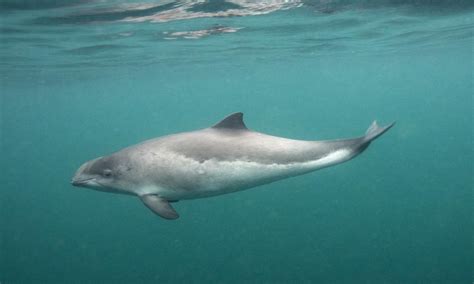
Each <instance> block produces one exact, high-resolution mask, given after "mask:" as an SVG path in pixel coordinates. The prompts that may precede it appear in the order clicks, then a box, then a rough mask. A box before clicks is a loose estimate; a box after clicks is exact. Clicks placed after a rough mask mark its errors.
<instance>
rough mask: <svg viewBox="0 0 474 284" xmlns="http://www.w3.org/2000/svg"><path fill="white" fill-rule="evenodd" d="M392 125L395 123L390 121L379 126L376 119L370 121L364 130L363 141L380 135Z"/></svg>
mask: <svg viewBox="0 0 474 284" xmlns="http://www.w3.org/2000/svg"><path fill="white" fill-rule="evenodd" d="M394 125H395V122H392V123H390V124H389V125H387V126H383V127H380V126H379V125H378V124H377V121H375V120H374V122H372V124H371V125H370V127H369V128H368V129H367V131H366V132H365V136H364V141H365V142H370V141H372V140H374V139H376V138H377V137H379V136H380V135H382V134H384V133H385V132H386V131H387V130H389V129H390V128H392V126H394Z"/></svg>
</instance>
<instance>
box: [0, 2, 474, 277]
mask: <svg viewBox="0 0 474 284" xmlns="http://www.w3.org/2000/svg"><path fill="white" fill-rule="evenodd" d="M0 9H1V10H0V18H1V19H0V25H1V26H0V28H1V30H0V31H1V38H0V58H1V62H0V63H1V65H0V76H1V77H0V84H1V85H0V99H1V101H0V103H1V120H0V122H1V132H0V138H1V140H0V141H1V159H0V161H1V175H0V178H1V190H0V282H1V283H2V284H4V283H471V282H472V280H473V276H474V275H473V272H472V261H473V252H472V228H473V222H472V190H473V178H472V173H473V168H472V161H473V155H472V149H473V148H472V147H473V146H472V145H473V144H472V130H473V126H472V125H473V124H472V119H473V113H472V110H473V102H472V94H473V74H472V70H473V57H472V56H473V40H474V37H473V28H474V23H473V15H474V5H473V4H472V3H471V2H470V1H464V2H462V1H383V2H380V1H303V2H300V1H285V2H280V1H263V2H258V4H256V3H255V2H246V1H233V2H230V1H229V2H217V1H208V2H206V1H204V2H169V1H168V2H152V1H149V2H138V1H127V2H124V1H63V2H61V1H13V0H4V1H2V2H1V4H0ZM236 111H242V112H244V113H245V121H246V124H247V125H248V126H249V128H252V129H254V130H258V131H261V132H265V133H269V134H273V135H277V136H284V137H289V138H294V139H307V140H323V139H334V138H346V137H353V136H358V135H361V134H363V133H364V131H365V130H366V128H367V127H368V126H369V124H370V123H371V122H372V120H374V119H377V120H378V121H379V122H380V123H381V124H386V123H389V122H391V121H397V125H396V126H395V127H394V128H393V129H391V130H390V131H389V132H388V133H387V134H385V135H384V136H383V137H381V138H380V139H378V140H377V141H375V142H374V143H373V144H372V145H371V146H370V148H369V149H368V150H367V151H366V152H364V153H363V154H362V155H361V156H359V157H357V158H356V159H354V160H351V161H349V162H348V163H345V164H341V165H337V166H335V167H331V168H328V169H324V170H321V171H317V172H314V173H311V174H308V175H304V176H300V177H296V178H291V179H287V180H283V181H280V182H277V183H273V184H270V185H266V186H261V187H259V188H254V189H250V190H248V191H243V192H239V193H234V194H228V195H223V196H218V197H214V198H208V199H198V200H192V201H181V202H179V203H176V204H175V205H174V207H175V208H176V210H177V211H178V212H179V213H180V215H181V217H180V218H179V219H178V220H176V221H166V220H163V219H160V218H159V217H157V216H155V215H154V214H152V213H151V212H149V210H148V209H147V208H145V207H144V206H143V205H142V204H141V202H139V201H138V200H137V199H136V198H134V197H130V196H123V195H115V194H107V193H103V192H96V191H92V190H88V189H81V188H75V187H72V186H71V185H70V179H71V177H72V175H73V173H74V171H75V170H76V169H77V167H79V166H80V165H81V163H83V162H84V161H86V160H90V159H92V158H95V157H98V156H101V155H104V154H108V153H111V152H113V151H116V150H118V149H121V148H123V147H126V146H129V145H132V144H135V143H137V142H140V141H143V140H145V139H148V138H153V137H157V136H161V135H166V134H169V133H176V132H181V131H188V130H193V129H198V128H204V127H207V126H210V125H212V124H214V123H216V122H217V121H219V120H220V119H221V118H223V117H225V116H226V115H227V114H229V113H232V112H236Z"/></svg>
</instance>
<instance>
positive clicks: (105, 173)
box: [103, 169, 112, 177]
mask: <svg viewBox="0 0 474 284" xmlns="http://www.w3.org/2000/svg"><path fill="white" fill-rule="evenodd" d="M103 175H104V177H110V176H112V171H111V170H109V169H106V170H104V172H103Z"/></svg>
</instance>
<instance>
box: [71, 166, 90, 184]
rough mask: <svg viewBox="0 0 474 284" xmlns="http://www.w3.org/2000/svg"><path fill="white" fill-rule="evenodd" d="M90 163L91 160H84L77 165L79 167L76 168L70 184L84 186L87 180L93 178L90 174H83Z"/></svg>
mask: <svg viewBox="0 0 474 284" xmlns="http://www.w3.org/2000/svg"><path fill="white" fill-rule="evenodd" d="M90 163H91V161H89V162H85V163H84V164H82V165H81V166H80V167H79V169H77V171H76V173H75V174H74V176H73V177H72V179H71V184H72V185H73V186H84V185H85V184H87V182H88V181H90V180H92V179H93V178H91V177H90V176H87V175H86V174H85V171H86V170H87V168H88V167H89V164H90Z"/></svg>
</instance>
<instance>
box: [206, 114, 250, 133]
mask: <svg viewBox="0 0 474 284" xmlns="http://www.w3.org/2000/svg"><path fill="white" fill-rule="evenodd" d="M243 118H244V114H243V113H241V112H236V113H233V114H231V115H229V116H227V117H226V118H224V119H223V120H221V121H220V122H219V123H217V124H216V125H214V126H213V127H212V128H221V129H240V130H243V129H247V126H245V123H244V119H243Z"/></svg>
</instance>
